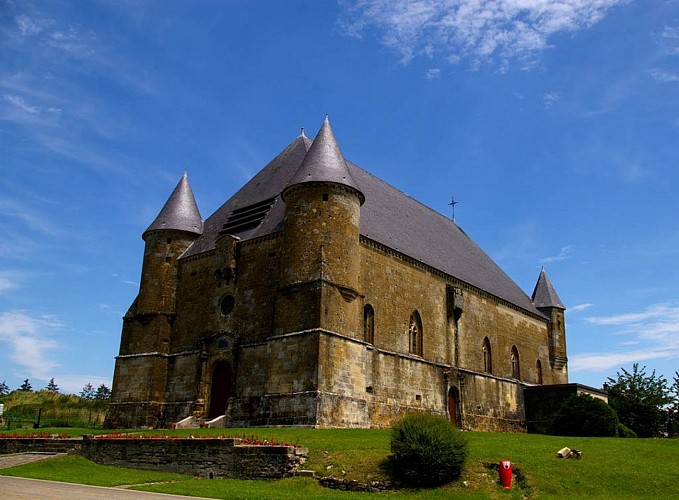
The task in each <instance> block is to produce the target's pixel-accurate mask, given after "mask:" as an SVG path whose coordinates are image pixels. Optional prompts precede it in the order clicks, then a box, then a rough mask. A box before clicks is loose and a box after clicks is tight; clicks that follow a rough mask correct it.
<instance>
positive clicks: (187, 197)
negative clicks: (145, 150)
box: [105, 173, 203, 427]
mask: <svg viewBox="0 0 679 500" xmlns="http://www.w3.org/2000/svg"><path fill="white" fill-rule="evenodd" d="M202 232H203V222H202V220H201V218H200V212H199V211H198V206H197V205H196V200H195V198H194V196H193V192H192V191H191V186H190V185H189V180H188V177H187V175H186V173H184V175H183V176H182V178H181V180H180V181H179V183H178V184H177V187H175V189H174V191H173V192H172V194H171V195H170V198H169V199H168V200H167V202H166V203H165V206H164V207H163V209H162V210H161V211H160V213H159V214H158V217H156V219H155V220H154V221H153V222H152V223H151V225H150V226H149V227H148V229H147V230H146V231H144V234H143V235H142V238H143V239H144V242H145V245H144V261H143V266H142V272H141V280H140V286H139V293H138V295H137V298H136V299H135V301H134V302H133V303H132V306H130V309H129V310H128V311H127V314H125V317H124V318H123V332H122V336H121V340H120V354H119V355H118V356H117V358H116V366H115V372H114V375H113V390H112V394H111V405H110V407H109V411H108V413H107V415H106V421H105V426H107V427H138V426H139V425H147V426H151V427H156V426H158V425H159V424H161V425H162V420H163V418H162V415H163V413H164V411H163V405H164V403H165V389H166V387H165V385H166V381H167V360H168V358H167V354H168V353H169V351H170V345H171V341H172V325H173V323H174V320H175V317H176V313H177V308H176V296H177V286H178V264H179V263H178V260H177V259H178V258H179V257H180V256H181V255H182V253H184V251H186V249H187V248H188V247H189V246H190V245H191V244H192V243H193V242H194V241H195V239H196V238H198V237H199V236H200V235H201V234H202Z"/></svg>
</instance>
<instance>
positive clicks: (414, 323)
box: [408, 311, 422, 356]
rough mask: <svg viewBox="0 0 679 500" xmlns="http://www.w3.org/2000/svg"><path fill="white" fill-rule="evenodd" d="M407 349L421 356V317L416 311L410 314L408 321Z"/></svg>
mask: <svg viewBox="0 0 679 500" xmlns="http://www.w3.org/2000/svg"><path fill="white" fill-rule="evenodd" d="M408 351H409V352H410V353H411V354H417V355H418V356H422V319H421V318H420V313H418V312H417V311H414V312H413V313H412V314H411V315H410V322H409V323H408Z"/></svg>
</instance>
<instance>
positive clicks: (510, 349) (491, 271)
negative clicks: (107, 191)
mask: <svg viewBox="0 0 679 500" xmlns="http://www.w3.org/2000/svg"><path fill="white" fill-rule="evenodd" d="M144 240H145V244H146V247H145V248H146V249H145V254H144V264H143V269H142V279H141V286H140V291H139V295H138V297H137V299H136V300H135V302H134V303H133V305H132V306H131V308H130V310H129V311H128V313H127V315H126V316H125V319H124V323H123V334H122V340H121V348H120V355H119V356H118V357H117V359H116V369H115V375H114V385H113V396H112V404H111V409H110V411H109V414H108V417H107V421H106V424H107V425H108V426H112V427H138V426H150V427H157V426H166V425H168V424H169V423H170V422H176V421H178V420H180V419H182V418H184V417H187V416H189V415H194V416H196V417H199V418H204V419H209V418H212V417H218V416H219V415H224V414H226V415H227V417H228V418H227V420H228V424H229V425H232V426H241V425H308V426H319V427H371V426H372V427H386V426H389V425H390V424H391V422H392V421H393V420H394V419H395V418H397V417H399V416H400V415H402V414H403V413H404V412H406V411H410V410H418V411H430V412H434V413H438V414H441V415H448V416H449V417H450V418H451V420H453V421H455V422H456V423H457V424H458V425H460V426H462V427H465V428H470V429H484V430H525V410H524V400H523V387H524V386H525V385H527V384H528V385H530V384H562V383H566V382H568V373H567V364H566V341H565V324H564V315H563V313H564V307H563V304H561V302H560V300H559V299H558V296H557V295H556V293H555V292H554V290H553V288H552V285H551V283H549V280H548V278H547V276H546V274H544V271H543V272H542V273H541V275H540V279H539V281H538V285H537V286H536V289H535V291H534V293H533V297H532V298H529V297H527V296H526V294H525V293H524V292H522V291H521V290H519V289H518V287H517V286H516V285H515V284H514V283H513V282H512V281H511V280H510V279H509V278H508V277H507V276H506V275H505V274H504V273H503V272H502V271H501V270H500V269H499V268H498V267H497V266H496V265H495V264H494V263H493V262H492V261H491V260H490V258H488V256H487V255H485V254H484V253H483V252H482V251H481V250H480V249H479V248H478V247H477V246H476V245H475V244H474V243H473V242H472V241H471V240H470V239H469V238H468V236H467V235H466V234H465V233H463V232H462V231H461V230H460V229H459V228H458V227H457V225H456V224H455V223H454V222H453V221H450V220H448V219H446V218H445V217H443V216H441V215H440V214H437V213H435V212H433V211H431V210H429V209H428V208H426V207H424V206H423V205H421V204H419V203H417V202H416V201H415V200H412V199H411V198H408V197H407V196H405V195H404V194H403V193H401V192H399V191H397V190H395V189H394V188H392V187H391V186H388V185H387V184H385V183H383V182H382V181H380V180H379V179H376V178H374V177H372V176H370V174H368V173H367V172H365V171H363V170H362V169H360V168H359V167H357V166H355V165H353V164H350V163H348V162H346V161H345V160H344V158H343V157H342V155H341V152H340V151H339V147H338V146H337V143H336V141H335V138H334V136H333V134H332V131H331V130H330V126H329V124H328V123H327V121H326V123H324V125H323V127H322V128H321V131H320V132H319V134H318V136H317V137H316V139H315V140H314V141H313V142H312V141H310V140H309V139H307V138H306V137H305V136H303V135H302V136H300V137H298V138H297V139H296V140H295V141H293V143H292V144H291V145H290V146H288V147H287V148H286V149H285V150H284V151H283V152H282V153H281V154H280V155H279V156H278V157H276V159H274V160H273V161H272V162H271V163H270V164H269V165H267V167H265V168H264V169H263V170H262V171H261V172H260V173H259V174H258V175H257V176H256V177H255V178H253V179H252V180H251V181H250V182H249V183H248V184H246V186H244V187H243V189H241V190H240V191H239V192H238V193H236V195H234V196H233V197H232V198H231V199H230V200H229V201H227V203H225V204H224V205H223V206H222V207H221V208H220V209H219V210H217V212H215V214H213V215H212V216H211V217H210V218H208V219H207V220H206V221H205V223H204V226H203V222H202V221H201V220H200V214H199V213H198V209H197V207H196V205H195V201H194V200H193V195H192V194H191V190H190V187H189V185H188V180H187V178H186V176H184V177H183V178H182V181H181V182H180V184H179V185H178V186H177V188H176V189H175V191H174V192H173V194H172V196H171V197H170V199H169V200H168V203H167V204H166V206H165V207H164V208H163V210H162V211H161V213H160V215H159V216H158V218H157V219H156V221H154V223H153V224H152V225H151V226H150V227H149V229H148V230H147V231H146V232H145V233H144Z"/></svg>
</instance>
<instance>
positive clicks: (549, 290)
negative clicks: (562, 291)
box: [531, 266, 566, 310]
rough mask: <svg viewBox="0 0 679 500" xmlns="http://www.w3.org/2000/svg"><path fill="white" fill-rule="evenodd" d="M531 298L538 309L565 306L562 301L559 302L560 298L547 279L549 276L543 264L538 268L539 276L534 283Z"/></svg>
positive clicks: (562, 307) (561, 307)
mask: <svg viewBox="0 0 679 500" xmlns="http://www.w3.org/2000/svg"><path fill="white" fill-rule="evenodd" d="M531 300H532V301H533V304H534V305H535V307H537V308H538V309H545V308H557V309H564V310H565V309H566V306H564V305H563V302H561V299H560V298H559V296H558V295H557V293H556V290H554V287H553V286H552V282H551V281H549V277H548V276H547V273H546V272H545V268H544V266H543V267H542V269H541V270H540V277H539V278H538V282H537V283H536V284H535V290H533V295H532V296H531Z"/></svg>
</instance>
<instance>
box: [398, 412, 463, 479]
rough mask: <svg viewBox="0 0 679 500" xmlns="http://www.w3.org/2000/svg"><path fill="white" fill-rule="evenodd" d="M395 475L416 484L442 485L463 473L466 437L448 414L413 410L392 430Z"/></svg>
mask: <svg viewBox="0 0 679 500" xmlns="http://www.w3.org/2000/svg"><path fill="white" fill-rule="evenodd" d="M391 453H392V455H391V457H390V459H391V468H392V473H393V474H394V476H395V477H394V478H395V479H396V480H398V481H401V482H403V483H406V484H409V485H412V486H438V485H441V484H445V483H449V482H451V481H453V480H455V479H457V478H459V477H460V474H461V472H462V468H463V466H464V462H465V459H466V458H467V439H466V437H465V436H464V435H463V434H462V433H461V432H460V431H459V430H457V429H455V427H453V425H452V424H451V423H450V422H449V421H448V419H446V418H444V417H438V416H436V415H430V414H427V413H410V414H408V415H406V416H405V417H404V418H402V419H401V420H399V421H398V422H396V423H395V424H394V426H393V428H392V431H391Z"/></svg>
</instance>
